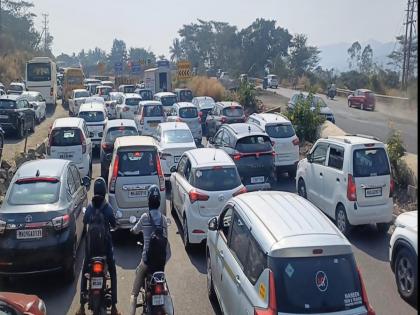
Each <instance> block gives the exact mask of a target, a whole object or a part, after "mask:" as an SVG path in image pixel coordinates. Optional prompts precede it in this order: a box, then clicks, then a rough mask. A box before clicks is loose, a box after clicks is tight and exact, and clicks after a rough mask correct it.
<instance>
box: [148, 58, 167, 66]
mask: <svg viewBox="0 0 420 315" xmlns="http://www.w3.org/2000/svg"><path fill="white" fill-rule="evenodd" d="M149 60H150V59H148V60H147V64H149V63H150V62H151V61H150V62H149ZM156 64H157V66H158V68H169V60H166V59H162V60H158V61H156Z"/></svg>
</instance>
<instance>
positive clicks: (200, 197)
mask: <svg viewBox="0 0 420 315" xmlns="http://www.w3.org/2000/svg"><path fill="white" fill-rule="evenodd" d="M188 196H189V197H190V202H191V203H194V202H196V201H207V200H209V198H210V197H209V196H207V195H205V194H203V193H200V192H198V191H196V190H191V191H190V192H189V193H188Z"/></svg>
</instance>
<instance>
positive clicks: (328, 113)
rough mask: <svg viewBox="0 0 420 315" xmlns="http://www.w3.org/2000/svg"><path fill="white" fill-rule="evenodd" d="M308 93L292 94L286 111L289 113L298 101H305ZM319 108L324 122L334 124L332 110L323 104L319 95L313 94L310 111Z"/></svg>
mask: <svg viewBox="0 0 420 315" xmlns="http://www.w3.org/2000/svg"><path fill="white" fill-rule="evenodd" d="M308 95H309V93H307V92H299V93H295V94H293V96H292V97H291V98H290V100H289V102H288V103H287V109H288V110H289V111H291V110H293V109H294V108H295V106H296V104H297V103H298V101H299V100H305V99H306V98H307V97H308ZM317 106H319V110H320V112H319V114H320V115H322V116H324V117H325V119H326V120H329V121H331V122H332V123H333V124H335V117H334V113H333V112H332V110H331V109H330V108H329V107H328V106H327V103H325V101H324V99H323V98H322V97H321V95H318V94H314V95H313V99H312V102H311V110H315V108H316V107H317Z"/></svg>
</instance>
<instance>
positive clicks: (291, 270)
mask: <svg viewBox="0 0 420 315" xmlns="http://www.w3.org/2000/svg"><path fill="white" fill-rule="evenodd" d="M284 271H286V273H287V275H288V276H289V278H291V277H292V276H293V273H294V272H295V269H294V268H293V267H292V265H291V264H287V266H286V269H285V270H284Z"/></svg>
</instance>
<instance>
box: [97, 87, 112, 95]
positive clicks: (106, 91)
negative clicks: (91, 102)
mask: <svg viewBox="0 0 420 315" xmlns="http://www.w3.org/2000/svg"><path fill="white" fill-rule="evenodd" d="M98 90H99V91H98V94H99V95H109V93H111V92H112V89H111V88H110V87H106V88H104V87H103V88H100V89H98Z"/></svg>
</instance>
